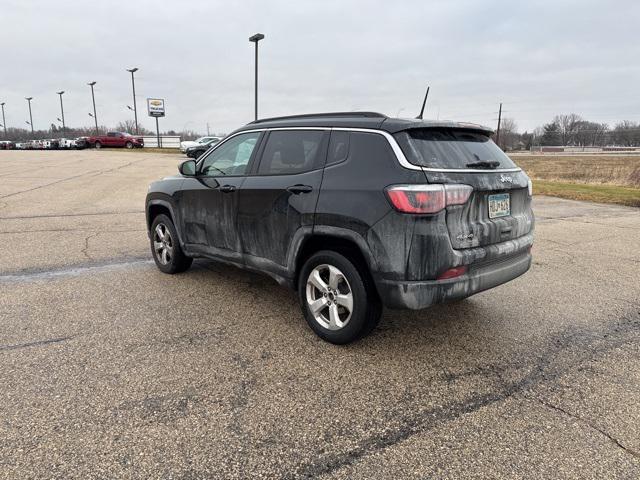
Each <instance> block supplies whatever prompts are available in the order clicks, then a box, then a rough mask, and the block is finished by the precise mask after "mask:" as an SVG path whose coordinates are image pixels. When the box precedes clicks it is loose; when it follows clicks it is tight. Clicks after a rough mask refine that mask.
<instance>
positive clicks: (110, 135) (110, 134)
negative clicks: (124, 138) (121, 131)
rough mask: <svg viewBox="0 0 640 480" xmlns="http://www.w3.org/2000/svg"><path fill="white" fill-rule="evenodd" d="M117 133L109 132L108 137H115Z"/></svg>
mask: <svg viewBox="0 0 640 480" xmlns="http://www.w3.org/2000/svg"><path fill="white" fill-rule="evenodd" d="M115 136H116V132H107V137H115Z"/></svg>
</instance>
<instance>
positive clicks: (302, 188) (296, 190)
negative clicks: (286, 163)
mask: <svg viewBox="0 0 640 480" xmlns="http://www.w3.org/2000/svg"><path fill="white" fill-rule="evenodd" d="M311 191H313V187H311V186H309V185H291V186H290V187H287V192H291V193H293V194H294V195H298V194H300V193H309V192H311Z"/></svg>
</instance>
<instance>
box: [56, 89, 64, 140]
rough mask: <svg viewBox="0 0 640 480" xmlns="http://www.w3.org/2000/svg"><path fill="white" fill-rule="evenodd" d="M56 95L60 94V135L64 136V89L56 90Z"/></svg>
mask: <svg viewBox="0 0 640 480" xmlns="http://www.w3.org/2000/svg"><path fill="white" fill-rule="evenodd" d="M56 93H57V94H58V95H60V113H61V114H62V136H63V137H64V136H65V125H64V107H63V106H62V94H63V93H64V90H61V91H59V92H56Z"/></svg>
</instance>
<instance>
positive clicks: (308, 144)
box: [258, 130, 325, 175]
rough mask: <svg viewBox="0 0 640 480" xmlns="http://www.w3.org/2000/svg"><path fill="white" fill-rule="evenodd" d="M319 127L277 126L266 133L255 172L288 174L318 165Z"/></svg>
mask: <svg viewBox="0 0 640 480" xmlns="http://www.w3.org/2000/svg"><path fill="white" fill-rule="evenodd" d="M324 135H325V132H324V131H322V130H276V131H272V132H271V133H270V134H269V138H268V139H267V143H266V145H265V147H264V151H263V153H262V158H261V160H260V166H259V167H258V175H287V174H288V175H291V174H296V173H304V172H309V171H311V170H314V169H316V168H319V166H320V160H321V158H320V157H321V151H322V150H323V148H322V143H323V142H322V139H323V138H324Z"/></svg>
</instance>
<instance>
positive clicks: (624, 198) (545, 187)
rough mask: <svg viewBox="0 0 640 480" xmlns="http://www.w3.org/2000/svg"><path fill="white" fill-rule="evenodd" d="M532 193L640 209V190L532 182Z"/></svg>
mask: <svg viewBox="0 0 640 480" xmlns="http://www.w3.org/2000/svg"><path fill="white" fill-rule="evenodd" d="M533 192H534V194H540V195H551V196H553V197H560V198H568V199H570V200H586V201H589V202H598V203H616V204H618V205H627V206H630V207H640V188H631V187H620V186H617V185H590V184H586V183H562V182H547V181H545V180H534V181H533Z"/></svg>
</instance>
